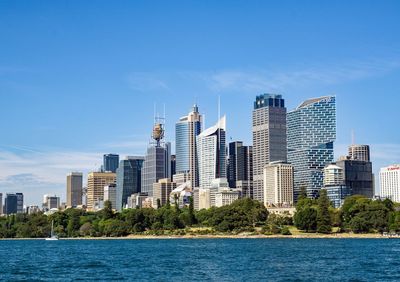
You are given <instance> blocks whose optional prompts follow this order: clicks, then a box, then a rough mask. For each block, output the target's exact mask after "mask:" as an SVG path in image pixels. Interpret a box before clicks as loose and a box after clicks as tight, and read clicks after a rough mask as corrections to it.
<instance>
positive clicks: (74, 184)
mask: <svg viewBox="0 0 400 282" xmlns="http://www.w3.org/2000/svg"><path fill="white" fill-rule="evenodd" d="M82 186H83V175H82V173H81V172H71V173H69V174H68V175H67V207H72V208H75V207H77V206H80V205H82V193H83V187H82Z"/></svg>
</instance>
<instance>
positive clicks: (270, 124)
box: [252, 94, 287, 202]
mask: <svg viewBox="0 0 400 282" xmlns="http://www.w3.org/2000/svg"><path fill="white" fill-rule="evenodd" d="M252 131H253V198H254V199H256V200H258V201H260V202H264V184H263V183H264V176H263V175H264V166H265V165H267V164H269V163H270V162H274V161H283V162H285V161H286V158H287V146H286V108H285V100H284V99H283V98H282V95H274V94H263V95H260V96H257V97H256V101H255V102H254V110H253V128H252Z"/></svg>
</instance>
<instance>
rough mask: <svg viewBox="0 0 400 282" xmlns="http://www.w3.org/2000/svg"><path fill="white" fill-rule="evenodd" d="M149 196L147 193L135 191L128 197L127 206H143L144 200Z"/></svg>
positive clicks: (132, 207)
mask: <svg viewBox="0 0 400 282" xmlns="http://www.w3.org/2000/svg"><path fill="white" fill-rule="evenodd" d="M147 198H149V195H148V194H147V193H142V192H141V193H135V194H132V195H130V196H129V197H128V203H127V208H128V209H136V208H143V207H144V202H145V200H146V199H147Z"/></svg>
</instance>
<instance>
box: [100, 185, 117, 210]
mask: <svg viewBox="0 0 400 282" xmlns="http://www.w3.org/2000/svg"><path fill="white" fill-rule="evenodd" d="M103 197H104V202H105V201H110V202H111V208H112V209H113V210H116V209H117V185H116V184H115V183H110V184H108V185H106V186H104V196H103Z"/></svg>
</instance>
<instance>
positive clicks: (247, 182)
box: [227, 141, 253, 198]
mask: <svg viewBox="0 0 400 282" xmlns="http://www.w3.org/2000/svg"><path fill="white" fill-rule="evenodd" d="M227 174H228V182H229V187H231V188H237V189H238V190H240V192H241V196H242V197H249V198H252V196H253V191H252V182H253V148H252V146H244V145H243V142H240V141H238V142H231V143H229V158H228V171H227Z"/></svg>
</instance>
